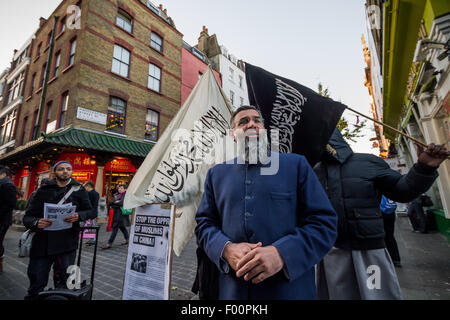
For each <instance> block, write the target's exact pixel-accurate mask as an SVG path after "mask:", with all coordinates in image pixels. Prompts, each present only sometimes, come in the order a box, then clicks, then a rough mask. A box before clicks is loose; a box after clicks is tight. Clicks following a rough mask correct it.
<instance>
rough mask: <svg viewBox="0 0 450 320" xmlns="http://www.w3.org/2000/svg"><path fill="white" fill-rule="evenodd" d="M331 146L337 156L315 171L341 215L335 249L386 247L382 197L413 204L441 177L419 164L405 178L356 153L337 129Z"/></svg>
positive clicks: (369, 156)
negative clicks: (381, 204) (381, 208)
mask: <svg viewBox="0 0 450 320" xmlns="http://www.w3.org/2000/svg"><path fill="white" fill-rule="evenodd" d="M329 144H330V145H331V146H332V147H333V148H334V149H335V150H336V154H335V155H334V156H331V155H329V154H327V155H325V156H324V160H322V161H321V162H320V163H318V164H317V165H316V166H315V167H314V171H315V172H316V174H317V177H318V178H319V180H320V182H321V183H322V186H323V187H324V189H325V191H326V192H327V194H328V198H329V199H330V202H331V204H332V205H333V207H334V209H335V210H336V212H337V213H338V237H337V240H336V243H335V247H338V248H341V249H351V250H370V249H379V248H384V247H385V244H384V225H383V217H382V215H381V211H380V202H381V195H385V196H386V197H387V198H389V199H391V200H393V201H396V202H409V201H411V200H413V199H415V198H416V197H417V196H419V195H420V194H422V193H424V192H425V191H426V190H428V189H429V188H430V187H431V185H432V184H433V182H434V181H435V180H436V178H437V176H438V174H437V171H436V169H435V168H432V167H429V166H426V165H423V164H420V163H416V164H415V165H414V166H413V167H412V168H411V170H410V171H409V172H408V174H406V175H401V174H400V173H398V172H397V171H395V170H392V169H391V168H390V167H389V165H388V164H387V163H386V162H385V161H384V160H383V159H381V158H379V157H377V156H375V155H372V154H362V153H353V151H352V149H351V148H350V146H349V145H348V144H347V143H346V142H345V140H344V139H343V137H342V135H341V134H340V132H339V131H338V130H337V129H336V130H335V132H334V133H333V136H332V137H331V139H330V141H329Z"/></svg>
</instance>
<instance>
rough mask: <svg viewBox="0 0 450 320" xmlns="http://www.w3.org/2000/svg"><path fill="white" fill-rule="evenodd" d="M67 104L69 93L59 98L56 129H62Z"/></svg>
mask: <svg viewBox="0 0 450 320" xmlns="http://www.w3.org/2000/svg"><path fill="white" fill-rule="evenodd" d="M68 104H69V93H68V92H66V93H64V94H63V95H62V98H61V112H60V114H59V121H58V129H59V128H62V127H64V120H65V116H66V112H67V105H68Z"/></svg>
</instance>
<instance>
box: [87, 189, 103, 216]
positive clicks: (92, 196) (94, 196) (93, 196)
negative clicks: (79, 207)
mask: <svg viewBox="0 0 450 320" xmlns="http://www.w3.org/2000/svg"><path fill="white" fill-rule="evenodd" d="M88 196H89V201H90V202H91V205H92V210H93V211H94V215H95V217H94V218H97V216H98V200H99V199H100V195H99V194H98V192H97V191H95V189H92V190H91V191H89V192H88Z"/></svg>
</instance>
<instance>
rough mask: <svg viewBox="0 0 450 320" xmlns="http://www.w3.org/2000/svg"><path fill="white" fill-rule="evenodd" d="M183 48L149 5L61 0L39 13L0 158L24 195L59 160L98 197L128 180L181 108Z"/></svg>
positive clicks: (128, 0)
mask: <svg viewBox="0 0 450 320" xmlns="http://www.w3.org/2000/svg"><path fill="white" fill-rule="evenodd" d="M54 15H56V16H58V17H59V18H58V20H57V22H56V27H55V31H56V32H55V34H54V41H51V39H52V30H53V28H54V25H55V19H54V17H53V16H54ZM51 44H53V46H51ZM181 50H182V34H181V33H180V32H179V31H178V30H177V29H176V28H175V26H174V23H173V21H172V19H171V18H170V17H168V16H167V11H166V10H163V8H162V7H161V6H160V7H156V6H154V5H153V4H152V3H151V2H150V1H145V0H82V1H77V0H64V1H62V2H61V4H60V5H59V6H58V7H57V8H56V9H55V11H54V12H53V14H52V15H51V16H50V17H49V18H48V19H43V18H41V21H40V26H39V29H38V30H37V31H36V33H35V37H34V39H33V40H32V42H31V44H30V50H29V57H30V62H29V66H28V70H27V77H26V80H25V83H24V89H23V103H22V105H21V108H20V110H18V116H17V122H16V134H15V143H14V146H13V148H10V149H8V152H5V153H4V154H3V155H1V156H0V163H2V164H7V165H9V166H10V167H11V168H12V169H13V172H14V177H13V179H14V181H15V183H16V185H17V186H18V187H19V188H20V189H21V190H22V191H24V198H26V197H27V196H28V195H29V194H30V193H31V192H32V191H33V190H34V189H35V188H36V186H37V185H38V182H39V180H40V179H42V178H44V177H47V176H48V175H49V174H50V167H51V165H52V164H53V163H55V161H58V160H63V159H69V160H71V161H72V162H76V164H75V165H76V167H74V171H76V172H75V178H77V179H78V180H80V181H81V182H82V181H84V180H93V181H94V182H95V183H96V189H97V191H98V192H100V193H101V195H105V194H107V192H108V190H109V189H111V188H113V187H114V186H115V184H117V183H122V182H125V183H127V182H129V181H130V180H131V177H132V175H133V173H134V172H135V171H136V169H137V168H138V167H139V165H140V164H141V162H142V161H143V159H144V157H145V156H146V154H147V153H148V152H149V150H150V149H151V147H152V146H153V145H154V143H155V142H156V141H157V140H158V138H159V136H160V135H161V132H162V131H163V130H164V129H165V128H166V127H167V125H168V124H169V122H170V120H171V119H172V118H173V116H174V115H175V114H176V113H177V111H178V110H179V108H180V103H181ZM50 53H52V54H51V62H50V64H49V66H50V67H49V68H46V66H47V64H48V58H49V54H50ZM46 70H48V74H49V77H48V79H47V80H48V81H47V86H46V90H44V74H45V71H46ZM43 91H46V94H45V100H43V103H41V100H42V94H43ZM40 132H44V134H40Z"/></svg>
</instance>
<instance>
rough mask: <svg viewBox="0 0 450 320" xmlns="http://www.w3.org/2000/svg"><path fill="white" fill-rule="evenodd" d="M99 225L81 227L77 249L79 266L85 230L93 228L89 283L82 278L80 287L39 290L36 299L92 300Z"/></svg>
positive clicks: (78, 265)
mask: <svg viewBox="0 0 450 320" xmlns="http://www.w3.org/2000/svg"><path fill="white" fill-rule="evenodd" d="M99 229H100V227H99V226H87V227H81V237H80V246H79V249H78V260H77V267H78V268H80V265H81V250H82V248H83V238H84V237H83V236H84V231H85V230H95V239H96V241H95V247H94V256H93V258H92V269H91V280H90V283H89V284H86V280H84V281H83V282H82V283H81V285H80V289H72V290H71V289H66V288H61V289H50V290H48V291H43V292H40V293H39V295H38V300H92V293H93V291H94V275H95V261H96V258H97V243H98V232H99Z"/></svg>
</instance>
